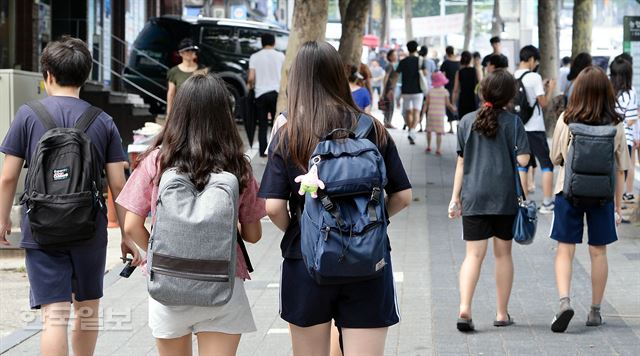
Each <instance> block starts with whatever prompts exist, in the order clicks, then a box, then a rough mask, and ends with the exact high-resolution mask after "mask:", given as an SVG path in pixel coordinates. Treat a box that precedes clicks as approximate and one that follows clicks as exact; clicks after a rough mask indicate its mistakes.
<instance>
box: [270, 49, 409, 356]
mask: <svg viewBox="0 0 640 356" xmlns="http://www.w3.org/2000/svg"><path fill="white" fill-rule="evenodd" d="M287 93H288V98H287V123H286V124H285V125H284V126H283V127H282V128H281V129H280V130H279V131H278V133H277V134H276V136H275V137H274V140H273V142H272V144H271V145H270V147H269V160H268V161H267V166H266V168H265V172H264V175H263V177H262V185H261V187H260V194H259V195H260V196H261V197H263V198H266V199H267V202H266V207H267V213H268V215H269V218H271V221H272V222H273V223H274V224H275V225H276V226H277V227H278V228H279V229H280V230H282V231H283V232H284V237H283V240H282V243H281V244H280V246H281V249H282V256H283V258H284V260H283V263H282V278H281V281H282V282H281V285H280V316H281V318H282V319H284V320H285V321H287V322H289V326H290V331H291V339H292V344H293V354H294V355H296V356H316V355H317V356H328V355H329V352H330V338H331V337H330V335H331V331H330V330H331V320H332V319H333V320H335V324H336V325H337V327H338V328H340V329H341V334H342V340H343V343H342V344H343V349H344V354H345V355H346V356H351V355H372V356H375V355H380V356H381V355H382V354H383V353H384V344H385V339H386V334H387V329H388V327H389V326H391V325H394V324H396V323H397V322H398V321H399V317H398V313H397V309H396V305H395V292H394V286H393V274H392V269H391V264H389V265H387V266H386V267H385V268H384V273H383V275H382V276H380V277H378V278H374V279H370V280H366V281H361V282H358V283H346V284H337V285H319V284H317V283H316V281H315V280H314V279H313V278H312V277H311V276H310V275H309V273H308V271H307V269H306V267H305V264H304V262H303V260H302V252H301V247H300V224H299V221H298V220H299V218H300V211H302V209H303V208H304V196H300V195H298V190H299V183H296V182H295V180H294V179H295V178H296V177H297V176H299V175H301V174H304V173H306V170H307V165H308V162H309V158H310V156H311V154H312V153H313V150H314V149H315V147H316V145H317V144H318V143H319V141H320V138H321V137H324V136H326V135H327V134H328V133H329V132H331V131H333V130H334V129H337V128H342V129H345V128H346V129H353V128H354V127H355V125H356V124H357V120H358V117H360V116H361V115H366V114H365V113H363V112H362V110H361V109H360V108H358V107H357V106H356V104H355V103H354V101H353V98H352V97H351V91H350V89H349V82H348V80H347V77H346V75H345V71H344V65H343V63H342V60H341V59H340V56H339V54H338V52H337V51H336V50H335V49H334V48H333V47H332V46H331V45H330V44H329V43H327V42H324V41H311V42H306V43H305V44H304V45H303V46H302V47H301V48H300V51H299V52H298V54H297V55H296V58H295V59H294V61H293V64H292V65H291V69H290V72H289V84H288V89H287ZM373 122H374V125H375V126H374V127H375V130H371V133H370V134H369V135H368V136H367V139H369V140H370V141H371V142H373V143H375V144H376V145H377V147H378V148H379V150H380V152H381V154H382V156H383V158H384V161H385V165H386V172H387V179H388V183H387V185H386V186H385V191H386V195H387V196H386V199H387V204H386V207H387V210H388V215H389V216H393V215H395V214H396V213H398V212H399V211H400V210H402V209H404V208H405V207H406V206H408V205H409V203H410V202H411V184H410V182H409V180H408V178H407V175H406V173H405V170H404V167H403V166H402V162H401V160H400V157H399V156H398V151H397V149H396V146H395V144H394V142H393V140H392V139H391V137H390V136H389V134H388V133H387V131H386V130H385V128H384V126H383V125H382V124H380V123H378V122H377V120H375V119H373ZM290 212H291V213H290ZM388 257H389V255H387V257H385V259H387V258H388ZM388 260H389V261H390V257H389V259H388Z"/></svg>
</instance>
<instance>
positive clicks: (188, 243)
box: [147, 169, 239, 306]
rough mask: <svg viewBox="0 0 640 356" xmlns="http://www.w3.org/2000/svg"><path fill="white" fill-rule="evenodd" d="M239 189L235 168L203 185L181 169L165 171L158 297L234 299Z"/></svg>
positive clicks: (157, 246)
mask: <svg viewBox="0 0 640 356" xmlns="http://www.w3.org/2000/svg"><path fill="white" fill-rule="evenodd" d="M238 195H239V185H238V179H237V178H236V177H235V176H234V175H233V174H231V173H227V172H222V173H217V174H216V173H212V174H211V176H210V178H209V183H207V185H206V186H205V188H204V189H203V190H202V191H198V190H197V189H196V187H195V185H194V184H193V183H192V182H191V180H190V179H189V178H188V177H187V176H186V175H184V174H180V173H177V172H176V170H175V169H170V170H167V171H166V172H164V173H163V174H162V177H161V179H160V186H159V193H158V202H157V209H156V221H155V224H154V225H153V228H152V231H151V239H150V241H149V250H148V266H149V277H148V280H147V287H148V290H149V294H150V295H151V297H152V298H153V299H155V300H157V301H158V302H160V303H162V304H164V305H197V306H214V305H222V304H225V303H227V302H228V301H229V299H231V295H232V293H233V283H234V279H235V273H236V244H237V241H236V233H237V222H238Z"/></svg>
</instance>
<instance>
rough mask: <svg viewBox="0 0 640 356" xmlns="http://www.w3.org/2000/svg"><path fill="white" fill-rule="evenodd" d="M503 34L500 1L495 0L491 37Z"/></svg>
mask: <svg viewBox="0 0 640 356" xmlns="http://www.w3.org/2000/svg"><path fill="white" fill-rule="evenodd" d="M501 33H502V17H500V0H493V17H492V18H491V36H500V34H501Z"/></svg>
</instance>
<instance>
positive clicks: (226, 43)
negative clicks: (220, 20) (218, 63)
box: [202, 27, 236, 53]
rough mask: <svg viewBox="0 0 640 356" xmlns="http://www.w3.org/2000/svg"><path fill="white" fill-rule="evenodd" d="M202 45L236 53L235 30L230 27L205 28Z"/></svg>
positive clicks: (203, 29)
mask: <svg viewBox="0 0 640 356" xmlns="http://www.w3.org/2000/svg"><path fill="white" fill-rule="evenodd" d="M202 44H205V45H207V46H211V47H213V48H214V49H216V50H219V51H223V52H229V53H235V52H236V43H235V40H234V38H233V28H230V27H203V28H202Z"/></svg>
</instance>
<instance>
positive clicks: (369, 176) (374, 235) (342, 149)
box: [298, 115, 390, 284]
mask: <svg viewBox="0 0 640 356" xmlns="http://www.w3.org/2000/svg"><path fill="white" fill-rule="evenodd" d="M372 129H373V130H375V126H374V122H373V119H372V118H371V117H369V116H367V115H360V117H359V118H358V122H357V126H356V129H355V130H354V131H352V130H349V129H336V130H333V131H332V132H331V133H329V134H328V135H327V136H325V137H324V138H323V139H322V140H321V141H320V142H319V143H318V145H317V146H316V148H315V150H314V152H313V154H312V155H311V159H310V161H309V170H311V168H312V167H313V166H314V165H315V166H316V168H315V169H317V172H318V178H319V179H320V180H321V181H322V182H323V183H324V189H321V190H319V191H318V192H317V198H313V197H312V196H311V195H310V194H309V195H307V196H306V197H305V203H304V210H303V211H302V212H301V214H302V215H300V214H298V216H301V218H300V231H301V249H302V256H303V260H304V262H305V265H306V267H307V270H308V272H309V274H310V275H311V277H312V278H314V280H315V281H316V282H317V283H319V284H342V283H351V282H356V281H362V280H367V279H372V278H376V277H379V276H381V275H382V273H383V271H384V268H385V266H386V265H387V264H389V262H390V261H389V260H388V253H389V242H388V238H387V223H388V221H387V213H386V209H385V201H384V191H383V189H384V187H385V185H386V183H387V174H386V168H385V164H384V159H383V157H382V155H381V154H380V151H379V150H378V147H377V146H376V145H375V144H374V143H373V142H371V141H370V140H369V139H367V138H366V137H368V136H369V134H370V132H371V130H372ZM346 135H348V136H346ZM338 137H346V138H338Z"/></svg>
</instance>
